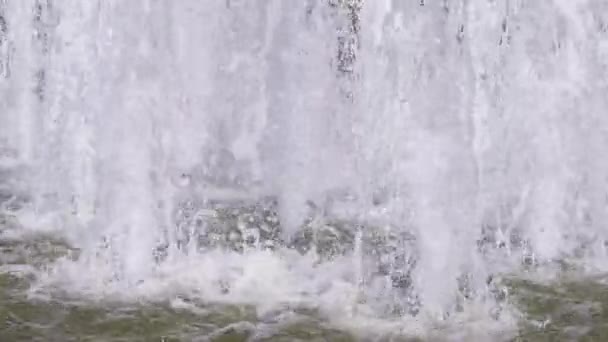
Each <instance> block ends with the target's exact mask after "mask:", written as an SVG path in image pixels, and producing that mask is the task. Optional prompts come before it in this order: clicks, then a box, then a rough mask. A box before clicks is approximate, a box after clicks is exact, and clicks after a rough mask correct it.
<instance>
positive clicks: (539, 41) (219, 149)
mask: <svg viewBox="0 0 608 342" xmlns="http://www.w3.org/2000/svg"><path fill="white" fill-rule="evenodd" d="M328 3H329V2H326V1H295V2H289V3H288V2H286V1H280V0H273V1H264V2H256V1H245V0H226V1H193V0H185V1H180V2H174V1H169V0H157V1H153V0H133V1H93V0H91V1H80V0H65V1H51V0H46V1H43V0H37V1H34V0H5V1H1V2H0V13H1V14H2V17H3V18H4V19H5V22H6V25H5V27H6V29H5V32H4V33H2V35H1V36H0V65H1V66H2V68H1V69H0V71H1V76H2V77H1V78H0V100H1V101H0V160H1V161H2V165H4V166H2V168H3V169H10V170H13V171H14V170H19V171H18V172H17V171H15V172H13V175H14V177H15V178H17V177H18V178H19V179H20V180H21V183H20V184H21V186H20V187H16V188H13V189H12V190H11V191H13V192H23V193H26V194H28V195H30V196H31V198H32V200H31V201H30V202H29V204H28V205H27V206H26V207H25V208H23V209H22V210H21V211H20V212H19V213H18V216H19V217H20V219H21V222H22V225H23V226H24V227H23V229H28V228H32V229H33V228H40V229H53V230H55V231H57V232H58V233H57V234H60V233H63V234H65V235H67V236H68V237H69V238H70V239H71V241H72V243H73V244H75V245H77V246H78V247H80V248H82V249H83V255H82V257H81V258H80V260H78V261H76V262H74V261H69V260H64V261H61V262H59V263H58V264H57V265H55V267H54V268H53V269H51V271H50V272H49V274H48V275H47V276H46V278H45V279H46V280H48V281H49V282H51V283H52V284H55V285H57V284H59V285H61V286H66V287H68V288H69V289H70V290H71V291H73V292H75V293H78V292H82V293H84V294H86V295H88V296H105V295H120V296H121V297H130V296H135V297H138V296H146V297H147V296H149V297H150V298H155V299H159V298H160V297H163V296H172V295H175V293H176V292H181V293H188V294H190V295H192V296H198V297H201V298H202V299H203V300H205V301H220V302H237V303H243V302H251V301H252V300H253V301H254V302H255V304H259V305H266V306H272V305H274V304H277V303H283V302H293V303H301V302H302V301H305V302H313V305H317V306H320V307H321V308H322V309H323V310H325V312H328V313H329V314H330V316H332V317H342V315H343V314H344V312H347V313H348V315H363V316H366V317H384V316H385V315H386V312H384V311H385V307H386V305H389V306H390V303H393V302H404V301H405V302H407V301H418V302H419V303H420V305H421V309H420V310H421V311H422V312H424V313H425V314H430V315H431V316H433V317H442V316H445V313H446V312H447V313H454V312H455V305H456V303H457V302H458V301H460V300H461V299H462V298H461V296H462V294H459V292H458V287H459V281H461V280H462V277H463V275H466V278H467V280H468V285H467V288H468V290H469V291H471V292H472V293H473V295H472V299H470V300H469V301H468V302H467V303H469V304H467V305H469V306H475V307H476V308H477V309H465V312H468V311H467V310H470V312H474V310H481V313H480V314H476V315H479V316H481V317H486V316H487V317H489V313H488V310H489V308H490V307H492V305H493V303H494V299H493V297H492V296H491V295H490V294H489V293H488V291H489V290H488V288H487V285H486V278H487V277H488V276H489V275H491V274H497V273H501V272H516V271H517V270H518V269H519V267H520V266H521V263H522V262H523V260H533V262H535V263H538V264H539V265H542V264H544V263H548V262H551V261H556V260H563V259H569V258H573V257H576V258H577V259H576V260H577V262H579V263H581V264H582V265H583V266H585V267H587V268H589V269H597V268H599V269H603V268H605V260H606V259H605V257H606V254H605V250H604V249H605V240H606V238H608V234H607V233H608V230H607V228H608V227H607V226H606V224H605V222H607V221H606V219H605V217H606V214H607V207H606V195H607V190H608V188H607V185H608V182H607V177H608V162H606V161H605V157H604V153H603V152H604V147H605V146H607V145H606V144H607V143H608V140H607V138H608V115H607V114H606V109H605V108H606V102H607V101H608V99H607V98H606V96H605V94H606V90H607V87H606V79H608V78H606V77H607V76H608V65H607V62H606V61H608V59H607V57H608V6H606V5H605V4H603V1H601V0H551V1H516V0H511V1H509V0H499V1H489V0H487V1H486V0H468V1H466V0H461V1H439V0H437V1H429V0H426V1H424V2H423V4H424V5H422V4H421V3H420V2H419V1H398V0H392V1H391V0H383V1H367V2H365V3H364V4H363V5H362V7H361V9H360V10H357V11H356V12H357V13H358V14H359V16H358V19H357V20H358V25H359V26H360V29H359V30H358V32H357V33H354V32H352V29H351V28H350V25H351V22H352V20H351V19H350V18H349V11H348V10H347V9H346V5H340V6H337V7H336V6H330V5H329V4H328ZM348 38H351V39H354V40H355V41H356V44H353V45H352V46H350V47H348V46H347V47H342V48H340V47H339V41H340V39H346V40H348ZM357 44H358V46H356V45H357ZM340 49H342V51H346V52H353V53H354V54H355V55H356V59H355V60H349V59H348V58H347V57H344V56H342V57H341V58H342V59H341V60H340V59H339V58H338V51H339V50H340ZM346 69H347V70H346ZM344 189H346V191H347V192H348V193H350V196H351V197H352V198H353V200H351V201H347V202H348V203H346V202H345V203H338V204H335V207H336V208H338V207H339V208H341V209H340V210H338V209H336V210H337V211H339V212H336V213H333V214H335V215H342V216H344V215H346V216H347V218H348V219H349V220H354V221H357V222H362V223H365V222H368V223H369V222H373V224H374V225H376V226H378V225H380V226H386V227H387V228H386V229H389V227H390V230H391V231H392V232H393V233H395V234H396V233H398V232H408V233H410V234H412V235H413V236H414V238H415V242H414V243H413V245H414V246H413V247H411V244H406V243H402V244H401V245H397V247H396V248H397V249H398V252H400V253H401V254H405V255H408V256H409V259H407V260H406V261H404V262H402V263H401V264H400V263H393V264H392V271H391V272H393V274H394V273H399V272H408V271H409V270H410V269H411V274H410V275H411V280H412V285H411V291H410V292H408V294H404V293H402V292H399V291H397V290H395V289H393V288H392V287H391V285H390V284H389V283H390V281H389V280H387V279H386V277H375V276H374V275H373V274H374V272H373V268H374V266H373V263H374V261H373V260H375V259H374V258H373V257H372V256H370V255H369V254H368V253H366V251H365V249H364V248H356V247H355V248H354V250H353V251H352V252H351V253H347V255H346V256H343V257H338V258H337V259H335V260H333V261H329V262H326V263H324V264H322V265H321V266H318V265H317V262H316V259H315V256H314V255H310V254H309V255H304V256H302V255H299V254H297V253H295V252H292V251H288V250H286V249H285V248H279V249H278V250H276V251H275V252H269V251H262V250H259V249H254V250H249V251H246V252H245V254H238V253H236V252H228V251H219V250H210V251H201V252H196V253H194V252H193V248H194V247H192V246H190V247H183V246H182V247H180V246H179V245H178V243H177V240H178V239H179V237H178V235H179V234H180V232H179V229H176V225H177V222H176V219H175V214H174V213H175V211H176V210H177V206H178V203H179V202H180V201H182V200H184V199H191V200H194V201H196V202H198V203H201V202H204V201H205V200H211V199H217V198H224V199H225V198H227V197H229V198H234V197H239V198H241V199H242V198H245V199H248V200H250V201H255V200H256V198H259V197H261V196H263V195H273V196H276V197H277V198H278V206H279V209H278V211H279V215H280V220H281V223H282V225H283V238H284V239H287V240H288V239H290V238H292V237H293V236H294V235H295V234H296V233H297V231H298V229H299V227H300V226H301V224H302V223H303V222H304V220H305V219H306V218H307V216H308V215H309V213H308V209H307V208H308V207H307V204H306V202H307V201H312V202H314V203H316V204H317V205H320V206H323V203H329V202H331V201H329V200H328V199H327V196H329V195H327V194H328V193H333V192H335V191H336V190H344ZM334 200H335V201H338V200H337V199H334ZM338 202H339V201H338ZM343 202H344V201H343ZM326 209H327V208H326ZM327 210H328V211H329V209H327ZM353 229H359V228H353ZM361 229H363V230H365V229H366V225H365V224H364V225H363V228H361ZM357 236H361V234H358V235H357ZM482 240H483V241H485V242H484V244H483V248H480V247H478V244H479V243H478V242H479V241H482ZM102 241H104V242H103V243H102ZM359 242H360V241H359ZM159 244H166V245H168V247H167V248H168V257H167V259H166V260H165V261H163V262H162V263H160V264H158V263H156V262H155V259H154V254H153V250H154V249H155V248H156V247H157V246H158V245H159ZM102 245H103V247H102ZM355 245H357V243H355ZM184 248H186V249H187V250H189V251H190V252H188V253H186V252H185V251H184V250H183V249H184ZM188 248H190V249H188ZM414 260H416V261H415V264H414ZM459 279H460V280H459ZM219 283H224V284H225V283H228V284H229V285H228V286H229V288H230V291H229V293H228V294H226V293H224V292H222V288H221V286H219V285H218V284H219ZM222 286H224V285H222ZM361 297H364V298H365V300H364V302H365V304H361V303H362V300H361ZM258 299H260V300H258ZM387 303H388V304H387ZM469 306H467V307H469ZM479 308H487V310H486V309H479ZM365 310H367V311H365ZM475 312H477V311H475ZM407 317H409V315H407V314H406V315H405V316H404V317H402V319H404V320H406V319H408V318H407Z"/></svg>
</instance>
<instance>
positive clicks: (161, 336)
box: [0, 237, 608, 342]
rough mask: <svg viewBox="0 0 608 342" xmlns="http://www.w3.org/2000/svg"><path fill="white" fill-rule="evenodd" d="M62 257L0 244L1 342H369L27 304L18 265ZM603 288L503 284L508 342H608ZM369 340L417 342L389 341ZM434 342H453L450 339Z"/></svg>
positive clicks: (238, 314)
mask: <svg viewBox="0 0 608 342" xmlns="http://www.w3.org/2000/svg"><path fill="white" fill-rule="evenodd" d="M65 255H77V251H74V250H72V249H70V248H69V247H68V246H67V245H66V244H63V243H61V242H60V241H54V240H53V239H50V238H48V237H47V238H45V237H36V238H28V239H21V240H10V241H4V242H0V262H1V265H2V267H4V268H5V271H3V272H2V273H0V341H359V340H366V339H363V338H362V337H361V336H360V335H356V334H354V333H353V332H349V331H344V330H340V329H338V328H336V327H334V326H331V325H330V324H329V323H328V322H327V321H326V320H324V319H323V318H322V317H321V316H320V315H317V314H316V313H315V312H314V311H306V310H300V311H298V310H295V311H290V312H288V314H289V315H290V316H289V319H287V320H284V319H281V318H280V317H279V316H281V314H286V313H278V314H277V316H275V317H270V318H269V317H268V315H266V316H264V317H260V315H259V314H258V313H257V312H256V310H255V308H253V307H249V306H237V305H213V304H210V303H195V302H190V301H188V300H187V299H179V303H181V305H175V303H169V302H155V303H151V302H141V303H135V304H134V303H129V304H127V303H120V302H108V301H107V300H104V301H103V302H96V301H86V302H82V301H80V302H76V301H74V300H73V299H70V298H69V296H67V295H65V296H62V295H55V296H53V297H50V298H49V297H40V296H32V293H31V291H28V289H29V288H30V285H31V284H32V280H33V279H32V278H31V277H30V276H28V275H27V274H28V273H27V272H13V271H11V266H15V265H30V266H33V267H36V268H43V267H44V265H45V264H48V262H49V261H52V260H53V259H55V258H57V257H59V256H65ZM17 269H18V268H17ZM13 270H14V269H13ZM601 280H602V279H600V278H593V279H584V280H581V279H572V278H563V279H562V280H560V281H555V282H553V283H547V284H541V283H538V282H533V281H530V280H525V279H521V278H512V279H509V280H505V281H504V282H505V285H507V287H508V289H509V293H510V294H509V300H510V301H511V302H512V303H513V304H515V305H516V306H517V307H518V308H519V310H520V311H521V312H522V314H523V317H522V318H521V321H520V323H519V332H518V333H517V337H515V338H510V341H530V342H534V341H608V286H606V285H605V284H603V283H602V281H601ZM473 338H474V337H473ZM374 340H376V341H387V342H388V341H414V340H415V339H412V338H411V337H404V336H395V335H390V334H386V335H384V336H376V338H375V339H374ZM436 340H440V341H441V340H450V336H446V337H445V338H441V337H438V338H437V339H436ZM451 340H454V339H451ZM456 340H458V339H456ZM478 340H480V341H483V340H485V339H484V338H481V337H480V338H479V339H478Z"/></svg>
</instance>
